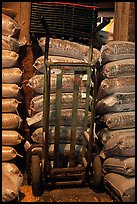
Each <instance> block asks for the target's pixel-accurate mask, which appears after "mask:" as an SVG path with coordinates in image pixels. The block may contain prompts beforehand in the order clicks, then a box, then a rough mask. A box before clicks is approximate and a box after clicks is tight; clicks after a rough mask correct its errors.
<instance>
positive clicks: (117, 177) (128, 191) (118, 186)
mask: <svg viewBox="0 0 137 204" xmlns="http://www.w3.org/2000/svg"><path fill="white" fill-rule="evenodd" d="M104 186H105V188H106V189H107V191H108V192H109V193H110V194H111V195H112V196H113V197H114V198H115V199H117V201H118V202H135V177H128V176H123V175H121V174H117V173H108V174H106V175H105V177H104Z"/></svg>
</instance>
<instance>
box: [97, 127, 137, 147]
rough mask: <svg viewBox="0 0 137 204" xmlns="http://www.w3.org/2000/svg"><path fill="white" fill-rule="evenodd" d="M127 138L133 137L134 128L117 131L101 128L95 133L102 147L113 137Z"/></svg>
mask: <svg viewBox="0 0 137 204" xmlns="http://www.w3.org/2000/svg"><path fill="white" fill-rule="evenodd" d="M118 136H119V137H124V136H126V137H128V136H133V137H135V128H130V129H129V128H128V129H119V130H108V128H103V129H101V130H100V131H99V132H98V133H97V137H98V139H99V141H101V142H102V144H103V145H105V144H106V142H108V140H109V139H110V138H113V137H118Z"/></svg>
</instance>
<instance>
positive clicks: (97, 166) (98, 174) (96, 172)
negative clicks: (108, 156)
mask: <svg viewBox="0 0 137 204" xmlns="http://www.w3.org/2000/svg"><path fill="white" fill-rule="evenodd" d="M92 178H93V179H92V185H93V186H98V185H99V184H100V183H101V181H102V164H101V159H100V156H99V155H96V156H95V158H94V160H93V176H92Z"/></svg>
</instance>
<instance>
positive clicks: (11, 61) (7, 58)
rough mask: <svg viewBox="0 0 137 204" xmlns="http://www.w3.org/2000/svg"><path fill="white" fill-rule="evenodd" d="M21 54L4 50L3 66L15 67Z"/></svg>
mask: <svg viewBox="0 0 137 204" xmlns="http://www.w3.org/2000/svg"><path fill="white" fill-rule="evenodd" d="M18 58H19V55H18V54H17V53H16V52H14V51H10V50H2V68H8V67H15V66H16V65H17V62H18Z"/></svg>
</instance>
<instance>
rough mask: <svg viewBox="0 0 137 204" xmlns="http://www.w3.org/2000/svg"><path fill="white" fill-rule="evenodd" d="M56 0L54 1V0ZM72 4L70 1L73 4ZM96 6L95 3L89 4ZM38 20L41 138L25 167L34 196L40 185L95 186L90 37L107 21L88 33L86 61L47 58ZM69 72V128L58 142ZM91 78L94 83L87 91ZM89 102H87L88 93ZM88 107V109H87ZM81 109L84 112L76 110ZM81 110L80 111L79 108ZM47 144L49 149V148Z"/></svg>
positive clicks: (98, 165) (96, 156)
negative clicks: (52, 131) (41, 55)
mask: <svg viewBox="0 0 137 204" xmlns="http://www.w3.org/2000/svg"><path fill="white" fill-rule="evenodd" d="M56 3H57V2H56ZM73 6H74V5H73ZM93 8H94V9H96V7H95V6H94V7H93ZM41 23H42V25H43V27H44V28H45V29H46V43H45V55H44V56H45V58H44V64H45V70H44V98H43V142H42V144H32V145H31V146H30V148H29V149H28V151H27V169H28V174H29V176H30V177H31V181H32V191H33V194H34V195H36V196H38V195H40V194H41V192H42V188H43V185H46V186H47V187H48V186H57V185H77V184H79V185H82V184H84V183H88V184H89V185H94V186H97V185H99V184H100V182H101V178H102V169H101V160H100V157H99V154H98V148H97V146H96V144H95V140H94V125H95V120H94V118H95V102H96V65H95V64H92V52H93V47H92V39H93V36H94V34H95V33H96V32H98V31H99V30H101V29H102V28H103V27H104V26H105V25H107V24H108V23H109V20H106V21H105V22H103V23H102V24H100V25H99V26H98V27H95V28H94V29H93V30H92V32H91V35H90V37H91V38H90V45H89V61H88V63H64V62H56V63H55V62H54V63H51V62H49V61H48V51H49V40H50V32H49V28H48V24H47V21H46V20H45V18H44V17H42V18H41ZM53 72H55V73H56V91H55V93H56V109H55V113H56V114H55V121H56V122H55V124H54V126H55V136H54V142H53V143H52V144H51V142H50V130H49V129H50V125H51V124H50V111H53V110H51V108H50V93H51V91H52V90H51V85H50V80H51V74H52V73H53ZM66 74H69V75H71V76H72V75H73V90H71V92H72V93H73V101H72V107H71V122H70V121H69V122H68V124H66V126H65V128H66V129H67V131H68V130H70V131H68V132H69V143H68V144H66V143H67V142H66V143H64V144H61V136H60V133H61V128H62V123H63V122H62V120H63V119H62V109H63V107H62V93H63V92H64V90H63V88H62V83H63V81H62V78H63V76H64V75H66ZM85 75H86V85H85V92H84V95H85V96H84V98H85V100H84V105H83V107H82V108H79V94H81V93H80V86H81V83H82V82H81V79H82V76H85ZM91 82H92V83H93V84H94V85H93V87H92V91H91ZM90 95H91V96H92V102H91V104H90V97H91V96H90ZM89 107H90V111H89ZM81 111H84V115H82V114H80V116H79V113H81ZM82 113H83V112H82ZM78 128H80V130H81V132H80V133H79V134H80V135H82V139H81V141H82V142H81V144H79V143H78V140H77V134H78V131H77V130H78ZM51 146H52V147H53V149H52V150H51Z"/></svg>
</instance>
